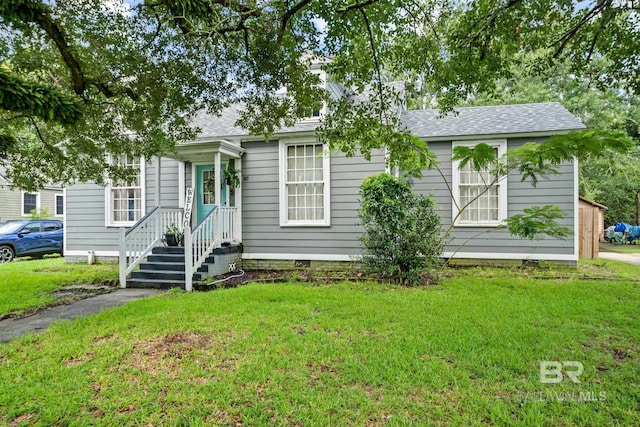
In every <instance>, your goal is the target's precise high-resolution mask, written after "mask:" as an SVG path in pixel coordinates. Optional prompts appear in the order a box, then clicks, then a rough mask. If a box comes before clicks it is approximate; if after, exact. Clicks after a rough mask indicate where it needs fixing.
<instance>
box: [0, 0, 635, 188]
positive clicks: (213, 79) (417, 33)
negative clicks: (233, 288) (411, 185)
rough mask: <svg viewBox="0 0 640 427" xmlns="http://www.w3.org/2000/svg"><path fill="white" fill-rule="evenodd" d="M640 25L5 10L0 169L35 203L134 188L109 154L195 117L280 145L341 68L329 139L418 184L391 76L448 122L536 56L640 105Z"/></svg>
mask: <svg viewBox="0 0 640 427" xmlns="http://www.w3.org/2000/svg"><path fill="white" fill-rule="evenodd" d="M639 20H640V13H639V11H638V9H637V5H636V4H635V3H634V2H629V1H622V0H619V1H614V0H604V1H603V0H593V1H587V2H573V1H569V0H566V1H551V0H529V1H524V0H501V1H494V0H492V1H490V0H468V1H465V2H450V1H446V0H416V1H401V0H297V1H282V0H265V1H256V0H144V1H129V2H123V1H118V0H67V1H64V2H61V1H38V0H0V31H1V32H2V35H3V37H2V39H1V40H0V117H1V118H2V119H1V122H0V162H2V163H3V164H5V165H7V166H9V169H10V171H9V177H10V178H11V179H12V180H13V182H14V183H15V184H16V185H18V186H21V187H23V188H27V189H34V188H37V187H39V186H42V185H43V184H44V183H46V182H47V181H55V182H60V183H68V182H74V181H77V180H95V181H97V182H102V181H103V180H104V179H105V177H110V178H117V177H119V176H122V175H123V174H125V171H123V170H121V169H118V168H117V167H114V166H111V165H109V163H108V161H107V160H108V155H120V154H129V155H145V156H147V157H149V156H153V155H158V154H162V153H167V152H170V151H172V150H173V149H174V147H175V144H176V143H177V142H178V141H180V140H185V139H189V138H192V137H193V136H194V135H195V132H196V131H197V130H194V129H191V128H190V126H189V122H190V118H191V117H192V115H193V114H194V113H195V112H196V111H198V110H201V109H207V110H209V111H210V112H213V113H216V112H218V111H220V109H221V108H223V107H224V106H226V105H229V104H231V103H235V102H244V103H245V105H246V106H247V109H246V111H245V114H244V115H243V116H242V117H241V124H242V125H243V126H245V127H247V128H249V129H250V130H251V131H252V132H254V133H257V134H265V135H267V136H269V135H270V134H271V133H273V132H274V131H275V130H276V129H277V128H278V127H279V126H282V125H286V124H291V123H293V122H294V121H295V120H296V119H298V118H300V117H304V116H305V115H306V111H308V110H309V109H310V107H312V106H313V105H314V104H315V103H317V101H318V98H319V97H321V96H325V97H326V96H327V95H326V94H323V93H321V91H320V90H319V89H318V88H317V86H316V83H317V79H316V78H315V77H314V76H313V75H312V74H311V73H309V70H308V66H309V64H310V62H312V61H314V60H318V59H319V58H323V57H330V58H331V59H332V61H331V62H330V63H327V64H325V68H326V69H327V70H328V71H329V72H330V74H331V75H332V76H333V78H334V79H336V80H337V81H340V82H341V83H343V84H344V85H345V86H346V87H347V88H349V90H351V91H352V92H353V94H354V95H355V96H353V97H350V98H349V99H344V100H341V101H339V102H338V103H337V104H335V105H333V106H332V108H331V111H332V112H330V114H329V116H328V117H327V118H326V120H325V122H324V125H323V127H322V129H321V135H322V137H323V138H324V139H326V140H327V141H329V142H330V143H331V144H332V146H333V147H335V148H339V149H342V150H344V151H345V152H347V153H355V152H356V151H361V152H362V153H364V154H365V156H367V155H368V154H370V152H371V150H373V149H376V148H382V147H385V148H387V150H388V153H389V161H390V162H391V163H392V165H394V166H398V167H401V168H403V169H405V170H409V171H412V170H413V171H419V170H420V169H421V168H424V167H426V166H429V165H430V164H432V162H433V158H432V157H431V156H430V153H429V151H428V149H427V147H426V145H425V143H424V142H422V141H420V140H418V139H417V138H415V137H413V136H412V135H409V134H407V133H406V132H403V131H402V129H400V128H399V126H398V122H397V120H398V118H397V115H395V114H392V113H393V111H394V110H395V107H397V104H398V103H399V102H401V101H402V99H401V97H400V93H399V92H398V91H397V90H396V89H394V87H393V86H391V85H389V84H387V83H388V80H389V79H390V76H394V77H400V78H403V79H405V80H407V81H409V82H412V83H413V84H414V86H415V87H417V88H419V90H420V91H423V92H428V93H430V94H432V95H433V96H434V98H435V99H437V100H438V102H439V104H440V105H441V106H442V107H443V108H444V109H445V110H446V109H450V108H452V107H453V106H455V105H457V104H458V103H459V102H460V101H461V100H465V99H466V98H467V96H468V95H469V94H470V93H476V92H479V91H488V90H491V89H493V88H495V84H496V81H497V80H499V79H500V78H505V77H510V76H512V75H513V67H512V65H513V64H514V61H516V60H518V59H517V58H519V57H521V55H520V54H521V53H522V52H530V53H531V54H530V56H529V60H528V62H527V63H526V64H525V68H526V70H527V72H530V73H538V72H540V71H541V70H544V69H548V68H549V67H551V66H553V65H554V64H555V63H557V62H558V61H561V62H563V63H567V64H568V67H569V68H568V72H569V73H572V74H574V75H576V76H580V77H582V78H584V79H587V80H588V81H589V83H590V84H592V85H595V86H598V87H620V88H622V90H624V91H626V92H627V93H629V94H634V95H637V94H638V92H640V82H639V81H638V75H639V74H640V73H639V70H638V68H639V67H640V65H639V64H640V58H639V57H638V56H639V52H640V49H639V48H640V34H639V33H640V21H639ZM596 60H597V61H600V64H601V65H600V66H599V68H594V63H595V61H596ZM283 89H284V90H286V93H287V95H288V96H281V95H280V94H281V93H282V92H283ZM358 95H362V96H358ZM363 97H366V98H367V99H368V104H367V106H366V107H365V106H363V104H362V102H359V100H361V99H363ZM105 172H106V174H105Z"/></svg>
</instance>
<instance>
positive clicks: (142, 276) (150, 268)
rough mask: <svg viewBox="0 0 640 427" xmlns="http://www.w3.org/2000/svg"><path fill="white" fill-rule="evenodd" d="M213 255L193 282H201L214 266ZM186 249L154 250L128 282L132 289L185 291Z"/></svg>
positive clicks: (195, 275)
mask: <svg viewBox="0 0 640 427" xmlns="http://www.w3.org/2000/svg"><path fill="white" fill-rule="evenodd" d="M214 262H215V258H214V256H213V255H211V256H210V257H208V258H207V259H206V261H205V264H202V266H201V267H200V268H198V271H197V272H195V273H194V274H193V279H192V280H193V282H200V281H201V280H203V279H204V278H205V277H206V273H207V272H208V271H209V264H213V263H214ZM184 269H185V267H184V248H183V247H181V246H158V247H155V248H153V250H152V251H151V255H149V256H148V257H147V262H143V263H141V264H140V269H139V270H136V271H133V272H132V273H131V276H130V278H129V279H128V280H127V287H130V288H157V289H169V288H175V287H180V288H182V289H184V287H185V280H184Z"/></svg>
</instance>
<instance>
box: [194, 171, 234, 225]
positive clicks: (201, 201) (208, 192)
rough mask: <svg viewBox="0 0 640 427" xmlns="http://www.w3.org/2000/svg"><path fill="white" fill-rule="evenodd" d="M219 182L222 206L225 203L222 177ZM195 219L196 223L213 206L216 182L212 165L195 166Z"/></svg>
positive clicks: (224, 188) (225, 191) (225, 188)
mask: <svg viewBox="0 0 640 427" xmlns="http://www.w3.org/2000/svg"><path fill="white" fill-rule="evenodd" d="M221 167H222V171H223V173H221V174H220V175H222V176H224V170H225V169H226V166H225V165H222V166H221ZM221 181H223V182H221V183H219V188H220V203H221V205H222V206H226V205H227V186H226V185H224V178H222V179H221ZM196 183H197V185H196V220H197V224H200V221H202V220H203V219H204V217H206V216H207V214H208V213H209V212H211V211H212V210H213V208H214V206H215V203H216V202H215V200H216V193H215V191H216V183H215V174H214V173H213V165H200V166H197V167H196Z"/></svg>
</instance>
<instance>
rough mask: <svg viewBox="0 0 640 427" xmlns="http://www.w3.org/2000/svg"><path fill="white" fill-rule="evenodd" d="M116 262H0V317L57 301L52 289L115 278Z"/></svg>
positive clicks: (20, 260) (24, 260) (46, 259)
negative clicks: (88, 263) (92, 263)
mask: <svg viewBox="0 0 640 427" xmlns="http://www.w3.org/2000/svg"><path fill="white" fill-rule="evenodd" d="M117 278H118V271H117V266H116V265H115V264H98V265H87V264H75V263H74V264H72V263H65V262H64V259H63V258H61V257H55V258H45V259H42V260H27V259H17V260H15V261H14V262H10V263H2V264H0V318H2V317H3V316H4V315H7V314H8V313H15V312H18V313H20V312H23V311H25V310H26V311H30V310H33V309H34V308H37V307H42V306H46V305H47V304H51V303H53V302H55V301H56V298H55V296H54V295H52V294H51V291H55V290H57V289H60V288H62V287H64V286H66V285H71V284H79V283H96V282H105V281H114V280H116V279H117Z"/></svg>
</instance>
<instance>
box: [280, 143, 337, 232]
mask: <svg viewBox="0 0 640 427" xmlns="http://www.w3.org/2000/svg"><path fill="white" fill-rule="evenodd" d="M304 144H319V142H318V141H317V140H316V139H313V138H307V139H298V140H295V141H282V140H281V141H280V142H279V148H280V150H279V152H280V155H279V169H280V170H279V172H280V178H279V187H280V191H279V193H280V194H279V195H280V227H329V226H331V209H330V208H331V176H330V171H331V161H330V156H329V150H328V148H327V145H326V144H323V146H322V150H323V154H322V169H323V173H322V176H323V184H324V219H323V220H320V221H289V220H288V197H287V188H286V178H287V147H288V146H290V145H304Z"/></svg>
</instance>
